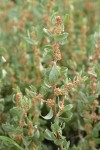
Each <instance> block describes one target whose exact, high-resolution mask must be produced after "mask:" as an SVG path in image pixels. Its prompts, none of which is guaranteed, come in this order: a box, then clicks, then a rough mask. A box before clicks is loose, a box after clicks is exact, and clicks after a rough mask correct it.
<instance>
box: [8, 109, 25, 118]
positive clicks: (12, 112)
mask: <svg viewBox="0 0 100 150" xmlns="http://www.w3.org/2000/svg"><path fill="white" fill-rule="evenodd" d="M10 113H11V115H12V116H14V117H15V116H18V117H21V116H22V114H23V112H22V111H20V110H19V109H18V108H17V107H13V108H11V109H10Z"/></svg>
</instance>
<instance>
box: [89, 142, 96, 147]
mask: <svg viewBox="0 0 100 150" xmlns="http://www.w3.org/2000/svg"><path fill="white" fill-rule="evenodd" d="M89 146H90V147H92V148H93V147H95V142H94V141H93V140H90V141H89Z"/></svg>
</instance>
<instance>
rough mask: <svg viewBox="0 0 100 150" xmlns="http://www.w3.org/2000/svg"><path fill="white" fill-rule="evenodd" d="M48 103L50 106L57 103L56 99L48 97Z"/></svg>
mask: <svg viewBox="0 0 100 150" xmlns="http://www.w3.org/2000/svg"><path fill="white" fill-rule="evenodd" d="M46 104H47V105H48V106H49V107H53V106H54V105H55V100H54V99H47V101H46Z"/></svg>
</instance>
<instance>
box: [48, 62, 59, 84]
mask: <svg viewBox="0 0 100 150" xmlns="http://www.w3.org/2000/svg"><path fill="white" fill-rule="evenodd" d="M58 77H59V71H58V69H57V66H56V64H54V65H53V67H52V69H51V72H50V74H49V81H50V82H56V81H57V80H58Z"/></svg>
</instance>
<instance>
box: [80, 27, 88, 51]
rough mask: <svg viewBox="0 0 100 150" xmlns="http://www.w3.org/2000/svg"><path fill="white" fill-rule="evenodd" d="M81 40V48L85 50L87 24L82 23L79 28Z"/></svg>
mask: <svg viewBox="0 0 100 150" xmlns="http://www.w3.org/2000/svg"><path fill="white" fill-rule="evenodd" d="M81 33H82V40H81V49H82V50H85V47H86V33H87V25H86V24H83V25H82V28H81Z"/></svg>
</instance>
